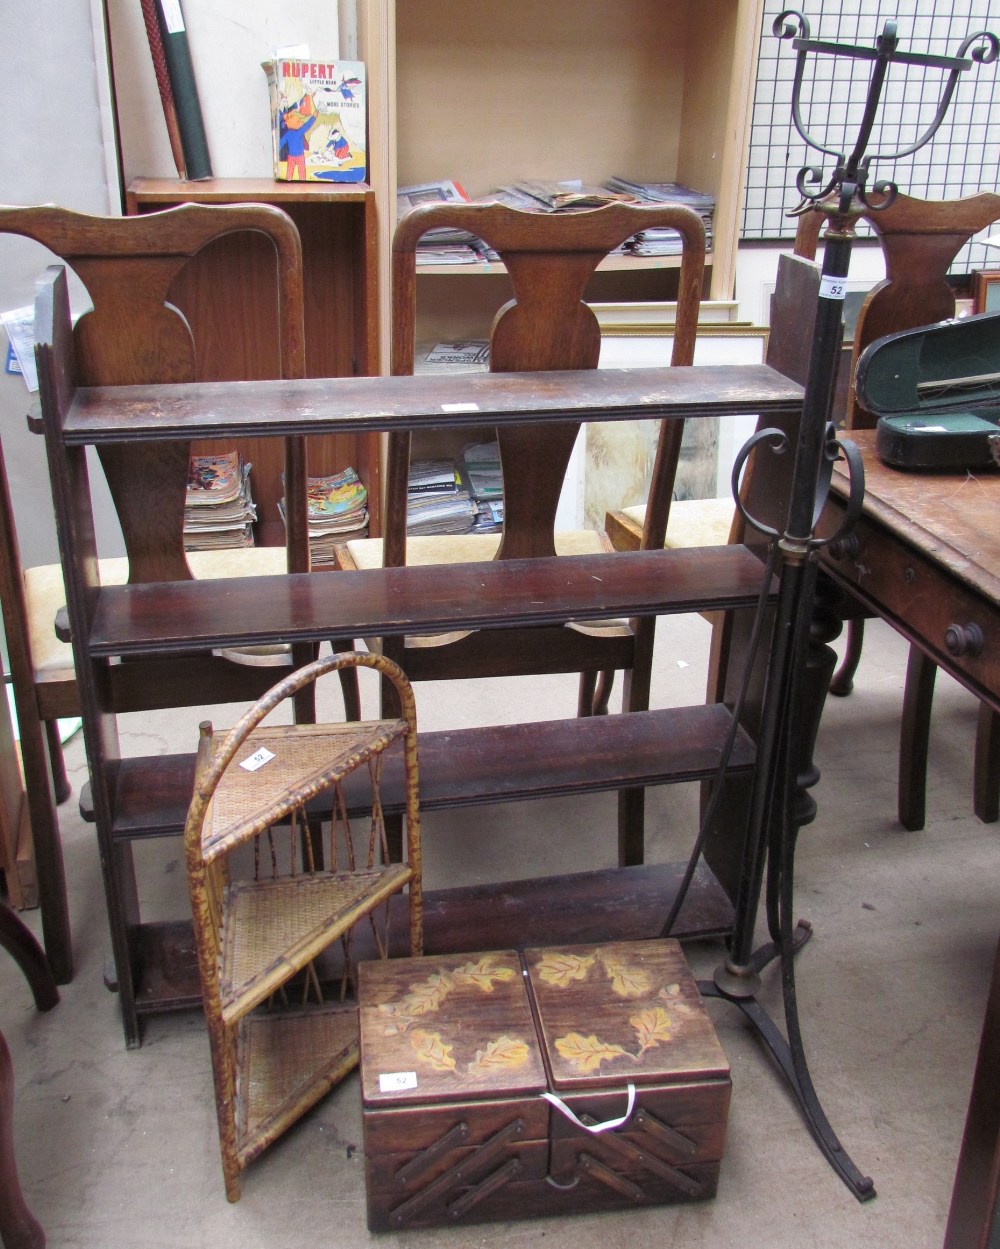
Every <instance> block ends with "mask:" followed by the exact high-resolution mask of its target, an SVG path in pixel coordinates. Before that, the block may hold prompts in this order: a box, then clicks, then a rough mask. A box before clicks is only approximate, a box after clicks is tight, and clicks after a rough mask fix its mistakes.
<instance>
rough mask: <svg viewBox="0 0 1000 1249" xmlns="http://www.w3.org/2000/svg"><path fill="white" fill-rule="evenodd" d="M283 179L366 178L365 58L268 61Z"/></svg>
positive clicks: (278, 175)
mask: <svg viewBox="0 0 1000 1249" xmlns="http://www.w3.org/2000/svg"><path fill="white" fill-rule="evenodd" d="M263 69H264V73H265V74H266V75H267V83H268V90H269V92H270V97H271V141H272V149H273V155H274V177H275V179H276V181H278V182H364V180H365V177H366V175H367V172H368V167H367V166H368V154H367V149H366V139H365V125H366V88H365V67H364V64H363V62H361V61H319V60H311V59H306V58H304V57H297V56H275V58H274V59H273V60H271V61H265V62H264V63H263Z"/></svg>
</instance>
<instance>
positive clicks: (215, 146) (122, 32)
mask: <svg viewBox="0 0 1000 1249" xmlns="http://www.w3.org/2000/svg"><path fill="white" fill-rule="evenodd" d="M182 4H183V12H184V20H185V24H186V26H187V32H188V40H189V43H190V47H191V60H192V62H193V64H194V72H195V79H196V82H197V84H198V98H199V100H200V102H201V108H202V114H203V116H204V120H205V134H206V137H207V139H208V150H209V157H210V158H211V162H212V172H213V174H214V175H215V177H217V178H253V177H262V178H269V177H271V176H272V173H273V169H272V162H271V139H270V134H271V131H270V109H269V104H268V95H267V83H266V80H265V78H264V71H263V70H262V69H261V67H260V65H261V62H262V61H265V60H267V59H268V57H269V56H270V54H271V53H272V52H274V50H275V48H278V47H284V46H287V45H289V44H307V45H308V47H309V50H310V52H311V53H312V54H313V55H314V56H316V55H318V56H322V57H324V58H333V57H337V56H339V55H340V47H341V38H340V29H339V13H338V3H337V0H295V3H294V4H293V3H289V2H284V3H277V2H276V0H186V2H184V0H182ZM108 16H109V20H110V25H111V43H112V49H113V53H112V55H113V58H114V68H115V86H116V92H117V96H118V116H119V124H120V127H121V145H122V161H123V166H124V172H125V180H126V183H127V182H128V181H129V180H130V179H132V178H136V177H162V178H172V177H176V176H177V173H176V169H175V167H174V163H173V159H172V157H171V155H170V146H169V144H168V142H167V132H166V126H165V124H164V121H163V109H162V106H161V104H160V96H159V92H158V91H157V88H156V79H155V76H154V74H153V67H152V62H151V60H150V55H149V44H148V42H147V39H146V28H145V25H144V24H143V20H142V12H141V9H140V5H139V2H138V0H108ZM346 16H347V14H346V13H345V17H346ZM350 42H351V41H350V39H349V37H348V36H347V35H346V34H345V39H344V46H345V48H346V47H348V46H349V44H350Z"/></svg>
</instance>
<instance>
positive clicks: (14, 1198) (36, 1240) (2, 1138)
mask: <svg viewBox="0 0 1000 1249" xmlns="http://www.w3.org/2000/svg"><path fill="white" fill-rule="evenodd" d="M0 949H5V950H6V951H7V952H8V954H10V955H11V957H12V958H13V959H14V960H15V962H16V963H17V965H18V966H19V967H20V968H21V970H22V971H23V972H24V975H25V979H26V980H27V981H28V985H29V987H30V989H31V992H32V996H33V997H34V999H35V1005H36V1006H37V1007H38V1009H39V1010H51V1009H52V1007H53V1006H55V1004H56V1003H57V1002H58V1001H59V990H58V989H57V988H56V983H55V981H54V980H53V978H52V972H51V971H50V970H49V965H48V962H47V961H46V958H45V953H44V951H43V950H42V947H41V946H40V945H39V944H38V942H37V941H36V940H35V937H34V934H33V933H32V932H31V930H30V928H28V927H27V925H26V924H25V923H24V922H23V921H22V920H21V919H19V918H18V916H17V915H16V914H15V913H14V912H13V911H12V910H11V909H10V907H9V906H8V905H7V904H6V902H4V901H3V900H2V899H0ZM0 1244H2V1245H3V1247H4V1249H44V1245H45V1233H44V1232H43V1231H42V1228H41V1226H40V1224H39V1223H38V1221H37V1220H36V1219H35V1218H34V1216H33V1215H32V1213H31V1211H30V1210H29V1209H28V1207H27V1205H25V1201H24V1197H23V1196H22V1194H21V1185H20V1184H19V1182H18V1178H17V1164H16V1163H15V1161H14V1068H13V1064H12V1063H11V1060H10V1050H9V1049H8V1048H7V1042H6V1040H5V1038H4V1035H3V1033H2V1032H0Z"/></svg>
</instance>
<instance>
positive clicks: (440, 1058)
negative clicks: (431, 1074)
mask: <svg viewBox="0 0 1000 1249" xmlns="http://www.w3.org/2000/svg"><path fill="white" fill-rule="evenodd" d="M410 1044H411V1045H412V1046H413V1048H414V1050H415V1051H416V1055H417V1058H418V1059H419V1060H420V1061H421V1062H425V1063H427V1064H428V1066H430V1067H433V1068H434V1070H435V1071H454V1070H455V1065H456V1064H455V1060H454V1058H452V1056H451V1050H452V1047H451V1046H450V1045H446V1044H445V1043H444V1041H443V1040H442V1038H441V1034H440V1033H438V1032H428V1031H427V1029H426V1028H414V1030H413V1033H412V1034H411V1036H410Z"/></svg>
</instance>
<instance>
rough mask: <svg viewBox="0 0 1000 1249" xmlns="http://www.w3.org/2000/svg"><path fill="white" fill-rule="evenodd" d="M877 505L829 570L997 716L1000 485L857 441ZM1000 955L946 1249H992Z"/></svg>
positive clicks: (835, 503) (870, 505)
mask: <svg viewBox="0 0 1000 1249" xmlns="http://www.w3.org/2000/svg"><path fill="white" fill-rule="evenodd" d="M850 437H851V440H852V441H853V442H854V443H855V444H856V445H857V446H858V447H859V448H860V450H861V453H862V458H863V460H864V465H865V482H866V492H865V502H864V511H863V514H862V517H861V520H860V522H859V524H858V526H857V529H856V530H855V533H854V535H853V537H852V538H850V539H848V541H847V542H846V544H844V549H842V550H839V551H834V552H830V551H824V552H823V556H822V565H823V568H824V569H825V571H826V572H827V573H829V575H830V576H831V578H832V579H833V580H834V581H835V582H836V583H837V584H838V585H841V586H843V587H844V588H846V589H847V590H849V591H850V593H851V594H852V595H853V596H855V597H856V598H857V599H859V600H860V601H861V602H862V603H864V605H865V606H866V607H868V608H870V609H871V610H872V611H874V612H875V613H876V614H877V615H879V616H881V617H882V618H883V619H884V620H887V621H888V622H889V623H890V624H891V625H892V626H893V628H895V629H897V630H898V631H899V632H900V633H902V634H903V635H904V636H905V637H907V638H908V639H909V640H910V641H911V642H915V643H916V645H917V646H919V647H920V649H921V650H923V651H924V652H925V653H926V654H928V655H929V656H930V657H931V658H932V659H933V660H934V661H935V662H936V663H937V664H939V665H940V666H941V667H942V668H944V670H945V671H946V672H950V673H951V674H952V676H954V677H955V678H956V679H957V680H958V681H960V682H961V683H962V684H963V685H964V686H966V687H967V688H968V689H970V690H971V691H972V692H973V693H974V694H976V695H977V696H978V697H979V698H980V699H982V700H984V701H985V702H986V703H987V704H988V705H989V706H990V707H993V708H1000V535H998V533H997V528H996V520H997V515H998V514H1000V474H998V473H993V472H984V473H976V474H972V473H940V474H931V473H905V472H902V471H900V470H899V469H892V468H888V467H887V466H886V465H884V464H883V463H882V461H881V460H880V459H879V458H878V456H877V455H876V453H875V431H874V430H853V431H852V432H851V434H850ZM846 486H847V479H846V476H845V475H844V473H842V472H835V473H834V479H833V497H832V498H831V500H830V502H829V504H828V506H827V509H826V511H825V513H824V516H823V519H822V521H821V524H820V532H821V533H824V534H830V533H832V532H833V531H834V530H835V528H836V526H837V524H838V523H839V519H838V518H839V516H840V515H842V513H843V499H844V497H845V495H846ZM998 1054H1000V954H998V959H997V964H996V967H995V969H994V973H993V983H992V988H991V990H990V997H989V1002H988V1004H987V1012H986V1021H985V1023H984V1026H983V1035H982V1041H981V1045H980V1056H979V1062H978V1065H977V1069H976V1075H975V1079H974V1083H973V1088H972V1097H971V1099H970V1105H969V1116H968V1121H967V1123H966V1130H965V1137H964V1140H963V1144H962V1152H961V1156H960V1159H959V1165H958V1173H957V1175H956V1177H955V1189H954V1193H953V1197H952V1208H951V1216H950V1219H949V1223H948V1231H947V1236H946V1240H945V1246H946V1249H985V1247H986V1245H987V1244H988V1243H992V1239H991V1228H993V1227H994V1220H995V1214H996V1206H997V1193H998V1185H1000V1180H998V1176H1000V1092H998V1083H997V1075H996V1070H997V1068H996V1064H997V1057H998Z"/></svg>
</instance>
